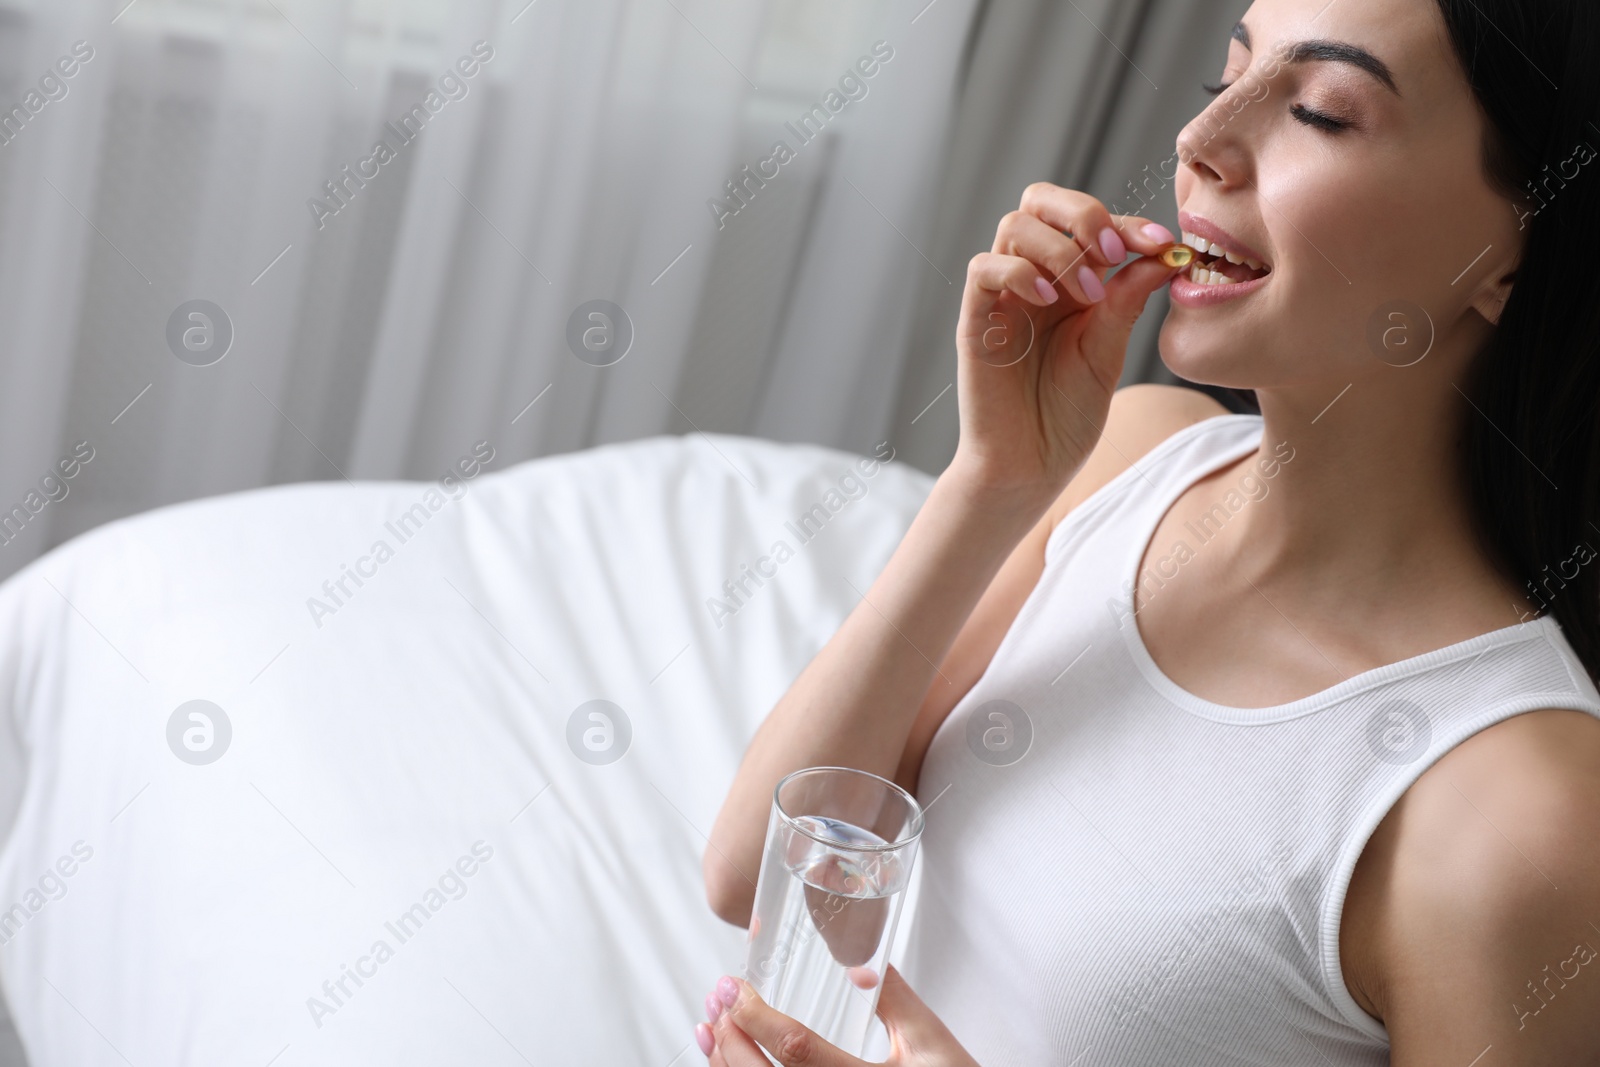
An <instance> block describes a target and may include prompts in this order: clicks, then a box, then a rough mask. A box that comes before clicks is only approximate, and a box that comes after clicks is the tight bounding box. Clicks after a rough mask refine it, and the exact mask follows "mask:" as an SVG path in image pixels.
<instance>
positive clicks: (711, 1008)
mask: <svg viewBox="0 0 1600 1067" xmlns="http://www.w3.org/2000/svg"><path fill="white" fill-rule="evenodd" d="M721 1014H722V1001H720V1000H718V999H717V998H716V996H715V995H714V994H712V993H707V994H706V1021H707V1022H713V1023H714V1022H716V1021H717V1016H719V1015H721Z"/></svg>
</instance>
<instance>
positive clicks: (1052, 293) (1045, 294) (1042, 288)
mask: <svg viewBox="0 0 1600 1067" xmlns="http://www.w3.org/2000/svg"><path fill="white" fill-rule="evenodd" d="M1033 287H1034V288H1035V289H1037V290H1039V297H1040V298H1041V299H1042V300H1043V301H1044V302H1045V303H1046V304H1054V303H1055V302H1056V301H1057V300H1060V299H1061V294H1060V293H1058V292H1056V287H1055V286H1053V285H1051V284H1050V283H1049V282H1048V281H1046V280H1045V279H1043V278H1035V279H1034V280H1033Z"/></svg>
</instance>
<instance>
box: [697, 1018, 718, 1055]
mask: <svg viewBox="0 0 1600 1067" xmlns="http://www.w3.org/2000/svg"><path fill="white" fill-rule="evenodd" d="M694 1040H695V1043H696V1044H698V1045H699V1046H700V1054H701V1055H702V1056H705V1057H707V1058H710V1056H711V1050H712V1049H713V1048H715V1047H716V1041H715V1040H714V1039H713V1038H712V1036H711V1027H709V1026H707V1025H706V1024H705V1023H696V1024H695V1028H694Z"/></svg>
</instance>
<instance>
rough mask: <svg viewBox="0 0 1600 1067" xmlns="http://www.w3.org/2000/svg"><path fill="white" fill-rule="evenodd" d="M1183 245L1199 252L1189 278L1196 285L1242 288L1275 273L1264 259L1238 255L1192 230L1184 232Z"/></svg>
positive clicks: (1196, 254)
mask: <svg viewBox="0 0 1600 1067" xmlns="http://www.w3.org/2000/svg"><path fill="white" fill-rule="evenodd" d="M1183 243H1184V244H1186V245H1188V246H1189V247H1190V248H1192V249H1194V251H1195V258H1194V262H1193V263H1192V264H1190V266H1189V272H1188V276H1189V280H1190V281H1192V282H1194V283H1195V284H1196V285H1238V284H1240V283H1241V282H1253V281H1257V280H1259V279H1261V278H1265V277H1266V276H1267V275H1268V274H1271V273H1272V268H1271V267H1270V266H1268V265H1267V264H1265V263H1262V262H1261V261H1260V260H1256V259H1251V258H1249V257H1247V256H1240V255H1236V254H1234V253H1232V252H1229V251H1227V250H1226V249H1224V248H1223V247H1222V246H1220V245H1216V244H1212V243H1211V242H1210V241H1207V240H1206V239H1205V238H1204V237H1200V236H1197V235H1195V234H1192V233H1190V232H1189V231H1188V230H1184V231H1183Z"/></svg>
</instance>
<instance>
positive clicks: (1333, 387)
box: [1234, 361, 1537, 625]
mask: <svg viewBox="0 0 1600 1067" xmlns="http://www.w3.org/2000/svg"><path fill="white" fill-rule="evenodd" d="M1440 363H1441V364H1442V363H1443V361H1440ZM1378 369H1379V371H1381V373H1369V374H1367V375H1365V376H1364V377H1361V378H1358V379H1357V380H1356V381H1354V382H1353V383H1352V384H1350V388H1349V389H1348V390H1345V391H1344V392H1343V394H1342V395H1341V394H1340V390H1341V389H1343V388H1344V385H1343V383H1334V382H1323V383H1317V384H1314V385H1302V386H1294V387H1286V388H1282V389H1265V390H1260V391H1258V392H1257V397H1258V399H1259V400H1260V403H1261V413H1262V418H1263V422H1264V428H1263V433H1262V452H1263V454H1265V455H1269V456H1270V455H1271V454H1272V453H1273V450H1274V448H1277V447H1279V446H1280V445H1281V443H1284V442H1287V445H1288V447H1289V448H1292V449H1293V450H1294V451H1293V454H1292V456H1293V458H1292V459H1290V460H1289V461H1288V462H1286V463H1284V464H1283V466H1282V468H1281V470H1280V471H1279V473H1278V475H1277V476H1276V477H1275V478H1273V479H1272V480H1271V483H1270V491H1269V492H1268V494H1267V495H1266V496H1265V497H1263V498H1262V499H1261V500H1260V501H1258V502H1257V503H1256V504H1254V505H1252V506H1251V507H1250V508H1249V509H1247V513H1246V516H1245V517H1246V520H1247V521H1246V523H1245V524H1244V525H1243V528H1242V529H1241V531H1240V532H1241V535H1242V536H1241V537H1240V538H1239V539H1238V540H1236V541H1235V542H1234V549H1235V551H1236V552H1238V554H1239V560H1238V565H1239V566H1240V567H1241V569H1242V573H1244V574H1246V575H1247V576H1249V577H1250V578H1251V580H1252V581H1255V582H1257V583H1258V584H1259V583H1263V582H1266V583H1270V582H1274V581H1276V580H1282V579H1285V578H1288V579H1289V580H1291V581H1293V582H1294V583H1295V584H1297V585H1299V584H1301V583H1306V585H1307V586H1308V587H1309V588H1314V589H1319V590H1321V591H1322V592H1323V593H1324V594H1326V595H1327V596H1329V597H1330V598H1336V599H1341V600H1342V599H1346V598H1348V597H1350V596H1358V597H1363V598H1379V600H1380V601H1390V600H1392V598H1395V597H1401V596H1406V597H1413V596H1414V597H1417V598H1418V599H1419V601H1432V600H1435V599H1437V598H1438V596H1439V595H1440V593H1441V592H1445V591H1446V590H1449V591H1451V592H1454V591H1456V590H1465V591H1467V592H1468V594H1469V595H1474V596H1477V597H1479V598H1480V599H1482V600H1484V601H1485V602H1490V601H1489V596H1490V595H1492V596H1494V597H1498V598H1499V599H1500V601H1501V602H1503V603H1505V604H1506V605H1507V607H1506V609H1505V611H1506V612H1508V613H1510V618H1509V620H1508V621H1507V623H1506V624H1507V625H1509V624H1510V622H1514V621H1515V620H1516V618H1517V617H1518V615H1520V614H1522V613H1523V612H1526V611H1529V610H1531V609H1532V607H1533V605H1532V603H1531V602H1527V601H1526V598H1525V597H1522V596H1521V595H1520V594H1519V590H1518V588H1517V586H1518V583H1517V582H1516V581H1515V580H1513V579H1511V578H1509V577H1507V576H1504V575H1501V574H1500V573H1499V572H1498V571H1497V570H1496V569H1495V568H1494V566H1493V565H1492V564H1491V562H1490V560H1489V558H1488V557H1487V555H1486V553H1485V552H1484V550H1483V548H1482V547H1481V545H1480V544H1479V542H1478V540H1477V538H1476V536H1475V534H1474V528H1473V520H1472V516H1471V511H1470V507H1469V504H1468V500H1467V496H1466V491H1465V483H1464V479H1463V477H1462V470H1461V467H1460V460H1459V453H1458V450H1457V441H1458V438H1459V430H1460V426H1461V420H1462V419H1464V418H1481V417H1482V416H1481V415H1479V414H1478V413H1477V412H1476V411H1474V410H1473V408H1472V406H1471V404H1469V403H1468V402H1467V400H1466V398H1465V397H1464V396H1463V395H1462V393H1461V392H1459V391H1458V390H1457V388H1456V387H1455V383H1454V381H1453V379H1452V378H1451V377H1449V376H1447V375H1445V374H1444V373H1443V371H1442V366H1441V368H1440V369H1438V370H1434V371H1432V373H1429V374H1428V375H1427V376H1426V377H1424V375H1423V374H1420V373H1415V371H1416V370H1417V369H1418V368H1407V369H1404V370H1401V369H1395V368H1378ZM1407 376H1409V377H1407ZM1335 397H1337V398H1338V399H1337V400H1335ZM1330 403H1331V406H1330ZM1283 452H1284V453H1285V454H1287V449H1283ZM1530 475H1531V476H1535V477H1537V475H1536V474H1534V473H1533V472H1531V471H1530ZM1513 598H1515V601H1513ZM1513 602H1516V603H1517V604H1518V605H1519V606H1518V607H1516V608H1515V609H1512V608H1511V604H1512V603H1513Z"/></svg>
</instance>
